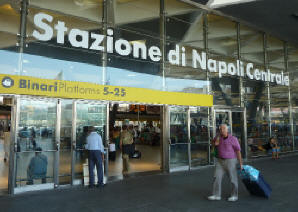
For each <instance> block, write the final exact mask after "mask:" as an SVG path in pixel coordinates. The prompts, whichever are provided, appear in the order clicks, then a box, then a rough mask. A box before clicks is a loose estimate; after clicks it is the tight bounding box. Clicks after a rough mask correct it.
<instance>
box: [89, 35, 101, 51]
mask: <svg viewBox="0 0 298 212" xmlns="http://www.w3.org/2000/svg"><path fill="white" fill-rule="evenodd" d="M91 38H93V39H95V40H94V41H93V42H92V44H91V46H90V49H93V50H99V51H103V50H104V47H103V46H100V44H101V43H102V41H103V39H104V36H103V35H100V34H96V33H91Z"/></svg>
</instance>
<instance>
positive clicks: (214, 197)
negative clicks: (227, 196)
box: [208, 195, 221, 201]
mask: <svg viewBox="0 0 298 212" xmlns="http://www.w3.org/2000/svg"><path fill="white" fill-rule="evenodd" d="M208 200H211V201H213V200H221V197H219V196H215V195H212V196H209V197H208Z"/></svg>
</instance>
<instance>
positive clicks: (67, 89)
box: [0, 74, 213, 106]
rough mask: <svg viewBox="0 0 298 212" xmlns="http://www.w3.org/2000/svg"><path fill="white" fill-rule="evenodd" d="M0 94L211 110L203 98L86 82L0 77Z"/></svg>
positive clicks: (208, 100) (208, 98)
mask: <svg viewBox="0 0 298 212" xmlns="http://www.w3.org/2000/svg"><path fill="white" fill-rule="evenodd" d="M0 79H1V86H0V93H2V94H20V95H34V96H46V97H57V98H68V99H90V100H110V101H124V102H134V103H142V104H164V105H189V106H212V105H213V97H212V96H211V95H206V94H191V93H182V92H166V91H157V90H151V89H146V88H132V87H122V86H110V85H98V84H93V83H87V82H71V81H64V80H48V79H39V78H34V77H27V76H14V75H3V74H0Z"/></svg>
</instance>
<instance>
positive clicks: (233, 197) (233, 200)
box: [228, 196, 238, 202]
mask: <svg viewBox="0 0 298 212" xmlns="http://www.w3.org/2000/svg"><path fill="white" fill-rule="evenodd" d="M237 200H238V197H236V196H231V197H229V198H228V201H229V202H236V201H237Z"/></svg>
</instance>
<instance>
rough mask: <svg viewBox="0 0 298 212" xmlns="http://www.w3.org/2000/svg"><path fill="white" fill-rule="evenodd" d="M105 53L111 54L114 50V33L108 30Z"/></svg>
mask: <svg viewBox="0 0 298 212" xmlns="http://www.w3.org/2000/svg"><path fill="white" fill-rule="evenodd" d="M107 34H108V37H107V52H108V53H113V52H114V48H113V42H114V38H113V37H112V36H113V34H114V32H113V30H112V29H108V30H107Z"/></svg>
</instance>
